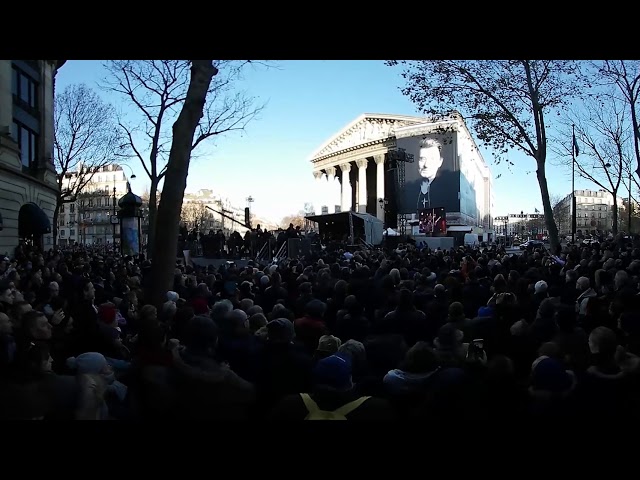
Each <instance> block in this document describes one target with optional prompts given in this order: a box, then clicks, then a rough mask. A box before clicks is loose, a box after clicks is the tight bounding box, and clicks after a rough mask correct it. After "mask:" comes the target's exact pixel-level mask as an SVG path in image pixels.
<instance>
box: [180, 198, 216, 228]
mask: <svg viewBox="0 0 640 480" xmlns="http://www.w3.org/2000/svg"><path fill="white" fill-rule="evenodd" d="M210 216H211V215H210V212H209V210H207V208H206V207H205V206H204V204H202V203H200V202H189V203H183V204H182V210H181V212H180V221H181V222H184V223H185V225H186V227H187V228H188V229H189V230H191V229H193V228H196V225H198V226H200V225H201V224H202V222H203V221H205V220H206V219H207V218H209V217H210Z"/></svg>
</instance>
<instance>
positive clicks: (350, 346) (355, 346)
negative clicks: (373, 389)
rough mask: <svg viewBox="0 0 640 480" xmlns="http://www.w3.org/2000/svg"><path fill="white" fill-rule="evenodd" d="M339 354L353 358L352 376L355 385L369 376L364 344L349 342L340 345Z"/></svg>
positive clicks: (355, 341) (354, 341)
mask: <svg viewBox="0 0 640 480" xmlns="http://www.w3.org/2000/svg"><path fill="white" fill-rule="evenodd" d="M338 352H339V353H342V354H344V355H348V356H349V357H350V358H351V365H352V368H353V370H352V376H353V381H354V382H355V383H358V382H359V381H360V380H361V379H362V378H364V377H365V376H367V374H368V370H369V369H368V367H367V351H366V350H365V348H364V344H363V343H362V342H358V341H357V340H347V341H346V342H344V343H343V344H342V345H340V348H339V349H338Z"/></svg>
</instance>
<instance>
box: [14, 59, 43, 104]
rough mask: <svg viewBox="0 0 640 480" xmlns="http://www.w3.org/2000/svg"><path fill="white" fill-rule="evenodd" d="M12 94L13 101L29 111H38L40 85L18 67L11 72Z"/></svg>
mask: <svg viewBox="0 0 640 480" xmlns="http://www.w3.org/2000/svg"><path fill="white" fill-rule="evenodd" d="M11 93H13V99H14V101H15V102H16V103H18V104H19V105H20V106H22V107H26V109H27V110H31V111H37V110H38V84H37V82H36V81H35V80H33V79H32V78H31V77H29V76H28V75H26V74H25V73H24V72H22V71H20V70H19V69H17V68H16V67H13V68H12V70H11Z"/></svg>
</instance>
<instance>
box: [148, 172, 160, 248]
mask: <svg viewBox="0 0 640 480" xmlns="http://www.w3.org/2000/svg"><path fill="white" fill-rule="evenodd" d="M157 216H158V180H157V179H155V178H152V179H151V187H150V188H149V231H148V233H147V258H151V257H152V256H153V246H154V245H155V239H156V218H157Z"/></svg>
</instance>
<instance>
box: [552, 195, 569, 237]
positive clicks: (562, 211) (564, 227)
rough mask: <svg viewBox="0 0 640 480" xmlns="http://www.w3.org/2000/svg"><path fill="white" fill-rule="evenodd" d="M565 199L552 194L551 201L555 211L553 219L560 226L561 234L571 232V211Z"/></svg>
mask: <svg viewBox="0 0 640 480" xmlns="http://www.w3.org/2000/svg"><path fill="white" fill-rule="evenodd" d="M564 199H565V197H563V196H562V195H558V194H551V195H550V196H549V201H550V202H551V209H552V211H553V218H554V219H555V221H556V225H557V226H558V232H559V233H567V232H570V231H571V210H570V208H571V207H570V204H569V203H568V202H565V201H563V200H564Z"/></svg>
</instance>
